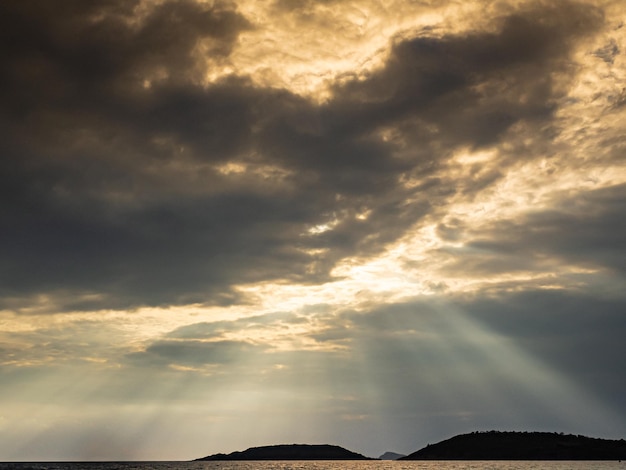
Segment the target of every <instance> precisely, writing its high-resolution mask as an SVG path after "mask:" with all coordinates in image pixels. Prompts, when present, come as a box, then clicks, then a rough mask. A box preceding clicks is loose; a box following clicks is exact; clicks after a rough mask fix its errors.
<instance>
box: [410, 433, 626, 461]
mask: <svg viewBox="0 0 626 470" xmlns="http://www.w3.org/2000/svg"><path fill="white" fill-rule="evenodd" d="M400 460H626V441H624V439H620V440H608V439H596V438H591V437H586V436H581V435H573V434H563V433H560V434H559V433H549V432H502V431H488V432H473V433H471V434H461V435H458V436H455V437H452V438H450V439H447V440H445V441H441V442H439V443H437V444H432V445H431V444H429V445H428V446H426V447H424V448H423V449H420V450H418V451H417V452H413V453H412V454H410V455H408V456H406V457H403V458H401V459H400Z"/></svg>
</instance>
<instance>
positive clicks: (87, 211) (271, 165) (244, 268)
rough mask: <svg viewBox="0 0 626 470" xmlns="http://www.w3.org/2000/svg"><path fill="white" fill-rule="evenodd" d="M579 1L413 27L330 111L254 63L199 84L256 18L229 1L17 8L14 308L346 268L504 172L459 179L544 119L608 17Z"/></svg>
mask: <svg viewBox="0 0 626 470" xmlns="http://www.w3.org/2000/svg"><path fill="white" fill-rule="evenodd" d="M567 5H568V8H566V9H565V10H564V9H559V10H558V11H557V9H555V8H552V7H550V8H548V7H545V6H541V5H540V6H535V7H532V8H525V9H522V10H520V11H516V12H513V13H510V14H508V16H505V17H503V18H501V19H500V20H499V22H498V23H496V25H495V26H494V30H493V31H490V32H483V31H477V32H465V33H463V34H449V35H446V34H434V33H431V32H430V31H422V32H421V33H419V34H417V35H413V36H398V37H397V38H396V39H395V40H394V42H393V44H392V47H391V52H390V55H389V58H388V59H387V61H386V62H385V63H384V65H383V67H382V68H381V69H380V70H378V71H374V72H372V73H371V74H370V75H369V76H368V77H366V78H365V79H358V78H354V79H348V80H345V81H344V83H343V84H338V85H334V86H333V87H332V92H333V93H332V97H331V99H330V100H329V101H328V102H326V103H322V104H316V103H313V102H311V101H308V100H306V99H304V98H302V97H299V96H296V95H294V94H293V93H291V92H288V91H284V90H283V91H281V90H277V89H270V88H262V87H258V86H256V85H254V84H253V83H252V82H251V81H250V80H249V79H248V78H247V77H236V76H230V77H226V78H222V79H221V80H218V81H216V82H213V83H204V82H203V78H202V77H203V74H206V73H208V71H210V68H211V67H212V66H217V65H215V64H213V62H211V63H210V64H208V65H207V64H205V63H204V62H202V60H201V59H200V57H208V58H211V60H213V59H215V60H217V61H218V62H219V61H226V62H227V60H228V55H229V53H230V52H231V51H232V50H233V48H234V47H235V43H236V39H237V37H238V35H239V34H241V32H242V31H245V30H247V29H249V28H251V27H252V26H251V23H250V22H249V21H248V20H247V19H245V18H244V17H243V16H242V14H240V13H238V12H237V10H234V9H233V8H231V7H227V6H224V5H221V4H218V5H217V6H215V7H208V6H206V5H201V4H196V3H192V2H184V1H179V2H165V3H162V4H158V5H156V6H154V7H151V8H148V9H147V10H145V11H144V10H141V9H140V8H139V6H136V7H135V9H131V7H130V6H128V5H127V4H124V5H120V4H117V3H115V2H102V3H97V4H93V5H91V6H90V7H87V6H76V7H75V8H74V9H72V11H71V14H69V13H68V12H67V11H61V10H59V11H56V10H55V11H51V10H50V8H47V9H42V10H41V11H40V10H39V9H38V8H36V6H37V5H36V4H31V3H24V4H21V5H20V6H14V7H10V8H9V7H5V8H8V9H9V11H7V15H3V18H5V19H4V21H5V22H9V21H10V22H11V24H12V26H11V27H10V28H7V29H6V30H5V33H4V34H6V35H10V36H11V35H12V36H11V38H13V39H16V40H17V39H23V40H21V42H20V43H21V44H22V45H21V46H20V49H19V50H15V51H14V50H12V52H10V54H9V55H8V62H7V67H6V71H5V72H4V75H3V77H4V78H3V83H5V86H4V87H3V89H4V93H5V94H6V96H7V98H9V102H10V105H9V106H8V107H7V108H6V110H5V112H4V117H3V118H2V119H4V121H5V122H8V123H10V125H9V126H8V127H7V128H6V129H7V134H6V135H5V136H4V137H5V138H4V139H3V141H4V144H3V145H4V147H5V148H4V153H5V155H7V158H6V159H5V160H4V163H3V164H1V165H0V180H2V182H3V188H4V189H3V192H4V194H5V195H6V196H7V198H6V199H5V201H6V202H5V204H4V205H3V208H2V213H3V218H2V231H3V233H4V238H5V243H4V244H3V247H2V253H1V256H2V259H3V265H2V266H3V267H2V272H1V273H0V278H1V279H2V297H3V299H4V300H3V302H2V304H3V306H4V308H12V309H15V310H17V311H20V310H21V307H23V306H25V305H28V304H29V303H32V302H33V299H34V298H36V296H37V295H39V296H41V295H44V296H46V299H47V301H48V308H49V309H50V310H51V311H63V310H92V309H93V310H97V309H102V308H114V309H123V308H133V307H137V306H142V305H161V306H165V305H174V304H186V303H205V304H213V305H227V304H231V303H237V302H241V301H243V299H242V297H241V295H240V294H239V293H238V291H237V289H236V286H237V285H241V284H248V283H255V282H259V281H268V280H281V279H282V280H289V281H290V282H297V283H317V282H323V281H328V280H330V279H331V270H332V268H333V267H334V266H335V265H336V263H337V262H338V261H340V260H341V259H344V258H346V257H348V256H363V257H367V256H371V255H374V254H376V253H379V252H380V251H381V250H382V249H383V248H384V247H385V246H386V245H387V244H389V243H391V242H393V241H395V240H397V239H398V237H400V236H401V235H402V234H404V232H405V231H406V230H407V228H408V227H411V226H412V225H414V224H415V223H416V222H418V221H420V220H422V219H424V218H425V217H426V216H428V215H432V214H435V213H437V211H439V210H441V209H442V208H444V207H445V206H446V204H447V202H448V200H449V198H450V197H451V196H452V195H454V194H456V193H457V192H464V193H467V194H468V197H471V195H472V194H475V193H477V192H478V191H481V190H482V189H484V188H485V187H486V186H489V185H490V184H492V183H493V182H494V181H496V180H497V179H498V178H499V177H500V173H499V171H498V169H497V167H498V165H495V168H492V169H491V170H490V171H489V172H487V173H486V174H483V175H482V176H481V177H480V178H477V179H475V180H471V181H466V180H465V181H463V180H461V179H458V178H457V177H455V176H454V175H453V174H451V173H449V164H450V161H449V158H450V156H451V154H452V153H453V152H454V151H455V150H456V149H457V148H459V147H466V146H469V147H470V148H478V147H484V146H493V145H498V144H499V143H500V142H501V141H502V139H503V138H504V136H505V135H507V138H509V139H511V140H515V139H526V138H527V137H528V136H529V133H530V132H533V131H532V129H534V127H533V126H535V124H536V125H537V126H539V127H541V126H544V125H545V123H547V122H549V121H550V119H551V117H552V115H553V112H554V109H555V100H556V99H557V98H558V97H560V96H561V95H562V94H563V89H562V72H563V70H564V67H565V64H566V63H567V60H568V54H569V52H570V50H571V48H572V47H573V45H574V44H575V39H576V38H578V37H580V36H581V35H583V34H586V33H589V32H593V31H594V30H595V29H596V28H598V27H599V25H600V24H601V21H602V18H601V14H600V13H599V11H598V10H597V9H595V8H592V7H588V6H585V5H582V4H576V3H572V4H567ZM563 11H567V14H563V13H562V12H563ZM140 12H141V13H140ZM48 14H49V15H50V17H49V19H47V20H46V23H45V24H44V22H43V18H44V16H45V15H48ZM26 18H28V19H29V21H28V22H26ZM18 25H25V28H24V29H20V28H18V27H17V26H18ZM35 25H39V26H37V27H35ZM45 25H47V26H45ZM27 26H28V27H27ZM31 26H32V27H31ZM70 33H72V34H79V33H80V34H81V37H84V40H83V41H80V42H78V43H76V42H71V41H70V42H68V39H67V37H68V36H67V35H68V34H70ZM165 33H167V34H165ZM20 35H22V36H20ZM14 36H15V37H14ZM522 37H523V38H532V39H531V40H524V41H522V40H520V38H522ZM26 38H28V40H26ZM127 44H131V45H130V46H127ZM44 45H46V47H43V46H44ZM200 51H204V53H205V55H204V56H203V55H202V54H200ZM25 64H26V65H25ZM28 64H30V65H28ZM33 64H34V65H33ZM37 64H43V65H37ZM40 66H41V67H44V68H46V70H47V69H48V68H49V69H50V70H51V72H50V73H46V74H45V75H44V74H41V73H39V72H37V70H38V69H37V67H40ZM29 67H31V68H29ZM33 68H34V70H35V71H33ZM20 74H26V76H25V77H22V76H21V75H20ZM557 76H558V77H560V78H559V79H558V80H557ZM44 77H45V78H44ZM522 123H523V125H521V124H522ZM516 126H517V127H516ZM525 126H526V127H525ZM519 155H520V154H516V156H519ZM526 158H527V157H526ZM506 164H507V163H506V161H502V164H501V165H500V167H501V168H500V170H501V169H502V168H504V166H505V165H506ZM320 227H321V228H320Z"/></svg>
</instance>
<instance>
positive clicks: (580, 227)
mask: <svg viewBox="0 0 626 470" xmlns="http://www.w3.org/2000/svg"><path fill="white" fill-rule="evenodd" d="M625 191H626V187H625V186H624V185H623V184H620V185H614V186H609V187H605V188H600V189H595V190H589V191H582V190H581V191H578V192H577V193H576V194H574V195H570V194H567V195H565V196H562V197H561V198H559V199H557V200H556V201H554V203H553V204H551V205H550V206H549V207H547V208H545V209H544V210H540V209H535V210H532V209H530V210H529V211H528V212H527V213H525V214H523V215H521V216H520V217H517V218H515V219H508V220H507V219H504V220H497V221H492V222H489V221H487V222H486V223H485V225H484V226H482V227H464V230H463V231H464V235H463V236H461V237H462V238H463V239H464V240H465V242H466V243H465V245H464V247H463V248H462V249H460V250H450V251H449V254H450V255H451V261H450V264H449V265H448V267H447V268H446V269H447V270H449V271H450V272H460V271H462V272H464V273H465V274H468V273H470V272H473V273H475V274H497V273H505V272H508V273H510V272H513V271H535V272H543V271H545V270H546V266H554V265H555V264H556V265H557V267H556V269H557V270H558V269H559V267H558V265H561V266H562V267H564V268H567V267H571V266H578V267H579V268H583V269H592V270H598V269H600V270H609V271H615V272H617V273H619V276H620V277H622V276H623V275H624V270H625V262H624V256H623V253H624V248H625V246H624V240H623V237H622V236H621V234H622V233H624V226H623V225H624V222H623V220H624V213H623V212H624V209H623V208H624V198H625V195H626V192H625ZM442 230H444V231H446V230H448V229H447V228H445V227H442ZM457 230H458V229H457ZM454 236H456V237H458V236H459V235H458V234H457V235H454Z"/></svg>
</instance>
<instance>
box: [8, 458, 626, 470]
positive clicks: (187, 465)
mask: <svg viewBox="0 0 626 470" xmlns="http://www.w3.org/2000/svg"><path fill="white" fill-rule="evenodd" d="M0 470H626V462H615V461H609V462H589V461H581V462H578V461H577V462H569V461H564V462H561V461H559V462H553V461H413V462H401V461H400V462H399V461H380V460H375V461H288V462H287V461H283V462H259V461H254V462H34V463H33V462H31V463H25V462H19V463H18V462H9V463H0Z"/></svg>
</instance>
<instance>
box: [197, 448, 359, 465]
mask: <svg viewBox="0 0 626 470" xmlns="http://www.w3.org/2000/svg"><path fill="white" fill-rule="evenodd" d="M196 460H198V461H202V460H372V459H370V458H369V457H365V456H364V455H361V454H357V453H355V452H351V451H349V450H347V449H344V448H343V447H339V446H333V445H328V444H320V445H309V444H281V445H274V446H264V447H251V448H249V449H247V450H244V451H241V452H232V453H230V454H214V455H209V456H207V457H203V458H201V459H196Z"/></svg>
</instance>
